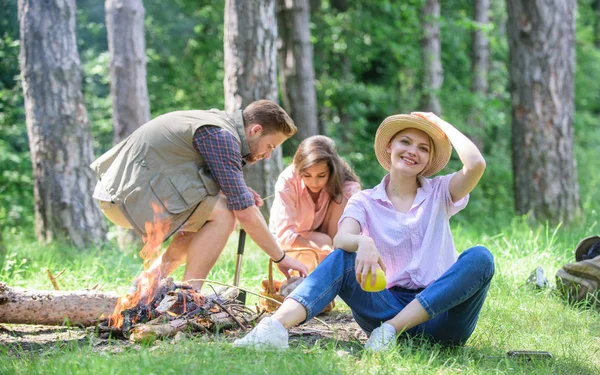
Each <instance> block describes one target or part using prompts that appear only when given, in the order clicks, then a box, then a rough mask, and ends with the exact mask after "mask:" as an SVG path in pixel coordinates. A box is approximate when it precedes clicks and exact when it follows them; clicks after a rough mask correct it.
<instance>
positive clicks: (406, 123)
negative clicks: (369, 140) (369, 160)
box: [374, 115, 452, 177]
mask: <svg viewBox="0 0 600 375" xmlns="http://www.w3.org/2000/svg"><path fill="white" fill-rule="evenodd" d="M409 128H413V129H419V130H422V131H424V132H425V133H426V134H427V135H429V137H430V138H431V140H432V141H433V158H432V160H430V162H429V165H428V166H427V167H426V168H425V169H424V170H423V172H422V175H423V176H425V177H428V176H432V175H434V174H436V173H438V172H439V171H441V170H442V169H444V167H445V166H446V164H448V161H449V160H450V156H451V155H452V144H451V143H450V140H449V139H448V136H446V133H444V131H443V130H442V129H440V128H439V127H438V126H437V125H436V124H434V123H432V122H429V121H427V120H425V119H424V118H422V117H419V116H415V115H393V116H389V117H388V118H386V119H385V120H383V122H382V123H381V125H379V128H378V129H377V134H375V144H374V147H375V155H376V156H377V161H379V164H381V166H382V167H383V169H385V170H386V171H388V172H389V171H390V167H391V160H390V154H389V153H388V152H387V145H388V144H389V143H390V141H391V140H392V137H393V136H394V135H396V134H397V133H398V132H399V131H402V130H404V129H409Z"/></svg>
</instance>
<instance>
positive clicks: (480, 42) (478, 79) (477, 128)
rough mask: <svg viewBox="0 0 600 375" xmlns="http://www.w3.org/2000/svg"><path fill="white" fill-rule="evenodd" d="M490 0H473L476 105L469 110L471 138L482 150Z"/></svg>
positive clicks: (473, 65) (473, 83) (473, 64)
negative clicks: (485, 31)
mask: <svg viewBox="0 0 600 375" xmlns="http://www.w3.org/2000/svg"><path fill="white" fill-rule="evenodd" d="M489 9H490V0H473V21H474V22H475V23H476V24H477V26H476V27H477V28H476V29H475V31H473V42H472V47H471V52H472V56H471V65H472V70H473V82H472V85H471V92H472V93H473V102H474V105H473V106H472V107H471V111H470V112H469V119H468V122H469V125H471V128H472V129H473V131H472V134H470V137H471V139H472V140H473V142H474V143H475V145H477V147H478V148H479V149H480V150H483V134H484V131H485V119H484V118H483V116H484V114H483V111H482V109H483V107H484V106H485V101H486V98H487V95H488V64H489V54H490V43H489V41H488V39H487V37H486V36H485V33H484V32H483V30H482V27H484V26H486V25H487V24H488V22H489V18H488V11H489Z"/></svg>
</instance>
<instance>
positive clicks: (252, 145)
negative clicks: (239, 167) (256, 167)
mask: <svg viewBox="0 0 600 375" xmlns="http://www.w3.org/2000/svg"><path fill="white" fill-rule="evenodd" d="M257 143H258V140H254V139H249V140H248V148H249V149H250V153H249V154H248V156H246V157H245V158H244V160H245V161H246V163H248V164H254V163H256V162H257V161H258V160H260V159H258V158H257V157H256V153H255V152H254V151H255V150H256V144H257Z"/></svg>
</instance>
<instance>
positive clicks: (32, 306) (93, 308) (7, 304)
mask: <svg viewBox="0 0 600 375" xmlns="http://www.w3.org/2000/svg"><path fill="white" fill-rule="evenodd" d="M118 298H119V296H118V294H116V293H114V292H99V291H85V290H82V291H59V290H30V289H21V288H11V287H9V286H7V285H6V284H5V283H0V323H12V324H44V325H63V324H65V323H66V322H67V321H68V322H69V324H72V325H82V326H86V327H87V326H91V325H96V324H97V323H98V319H99V318H100V317H101V316H102V315H104V316H108V315H110V314H111V313H112V312H113V310H114V308H115V305H116V303H117V300H118Z"/></svg>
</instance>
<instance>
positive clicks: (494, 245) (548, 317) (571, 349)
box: [0, 219, 600, 374]
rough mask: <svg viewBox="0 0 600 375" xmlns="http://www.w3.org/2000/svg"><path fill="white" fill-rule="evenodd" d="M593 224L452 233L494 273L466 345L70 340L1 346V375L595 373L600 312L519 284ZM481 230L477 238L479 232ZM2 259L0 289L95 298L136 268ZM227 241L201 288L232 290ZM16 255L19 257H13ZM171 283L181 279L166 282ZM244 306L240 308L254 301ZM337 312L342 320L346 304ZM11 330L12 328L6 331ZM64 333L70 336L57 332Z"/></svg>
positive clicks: (252, 268) (262, 263) (103, 257)
mask: <svg viewBox="0 0 600 375" xmlns="http://www.w3.org/2000/svg"><path fill="white" fill-rule="evenodd" d="M596 225H597V224H596V223H595V222H590V223H586V224H585V225H583V226H582V227H581V230H580V231H578V230H574V229H573V228H571V229H569V230H564V229H562V228H560V227H559V228H550V227H539V228H536V229H531V228H530V227H529V226H528V225H527V224H526V222H525V221H523V220H521V219H515V220H514V221H513V222H512V223H511V225H509V226H506V227H505V229H504V231H503V232H502V233H488V232H487V231H486V230H485V228H476V226H474V227H470V228H469V229H467V228H463V227H461V226H457V227H455V228H454V237H455V242H456V245H457V248H459V249H464V248H468V247H470V246H472V245H474V244H478V243H480V244H483V245H484V246H486V247H488V248H489V249H491V250H492V252H493V253H494V255H495V258H496V275H495V277H494V279H493V281H492V286H491V288H490V291H489V296H488V299H487V301H486V304H485V306H484V308H483V311H482V313H481V318H480V321H479V324H478V326H477V329H476V330H475V333H474V334H473V336H472V337H471V339H470V340H469V341H468V343H467V345H466V346H465V347H460V348H454V349H449V348H444V347H441V346H436V345H431V344H427V343H423V342H419V341H418V340H404V341H401V343H400V345H399V347H398V349H397V350H395V351H392V352H390V353H385V354H370V353H366V352H363V351H362V350H361V348H362V343H361V342H359V341H358V340H357V339H350V340H348V341H339V340H338V341H336V340H334V339H328V338H322V339H320V340H318V341H317V342H316V343H314V342H313V341H311V343H310V344H309V343H307V342H304V341H303V339H302V338H299V339H295V341H294V344H293V349H291V350H289V351H288V352H285V353H276V352H263V351H253V350H237V349H234V348H233V347H232V346H231V343H230V342H231V338H230V337H223V336H221V337H210V338H207V337H195V338H187V339H183V340H181V341H177V342H175V341H173V340H165V341H161V342H158V343H155V344H152V345H148V346H139V345H126V346H124V345H120V344H118V343H115V344H113V345H110V346H109V347H108V348H103V349H102V350H99V348H98V347H96V346H95V342H94V339H92V338H90V337H88V336H86V335H85V334H81V332H79V333H78V334H76V333H75V332H74V333H73V337H72V338H71V339H68V338H67V339H63V340H57V341H56V342H55V343H53V344H52V345H50V346H44V347H32V346H21V347H20V348H19V347H18V345H15V344H11V345H7V344H6V343H5V344H4V345H2V343H0V373H11V374H36V373H50V374H55V373H61V374H62V373H65V374H87V373H94V374H96V373H98V374H132V373H144V374H152V373H161V374H171V373H173V374H181V373H184V372H194V373H210V374H222V373H226V374H262V373H264V374H286V373H294V374H302V373H307V374H325V373H327V374H329V373H332V374H350V373H352V374H373V373H407V374H454V373H466V374H490V373H496V374H597V373H599V372H600V313H599V312H598V311H597V310H594V309H592V308H589V307H585V306H569V305H567V304H566V303H564V301H563V300H562V299H561V298H560V297H559V296H558V294H557V293H556V292H555V291H554V290H553V289H552V288H549V289H544V290H536V289H534V288H532V287H530V286H527V285H525V280H526V279H527V277H528V275H529V274H530V273H531V272H532V271H533V270H534V269H535V268H536V267H537V266H541V267H542V268H543V269H544V270H545V272H546V275H547V276H548V277H549V279H550V281H551V283H552V285H554V277H553V275H554V273H555V272H556V270H557V269H558V268H559V267H560V266H561V265H562V264H564V263H567V262H569V261H571V260H572V259H573V253H572V249H573V248H574V247H575V245H576V243H577V240H578V239H579V238H581V237H583V236H585V235H586V234H587V233H590V230H591V231H593V230H594V229H596V231H597V228H595V226H596ZM482 233H486V234H482ZM6 243H8V244H9V246H8V253H7V256H6V259H5V261H4V265H3V267H2V270H1V271H0V281H4V282H7V283H8V284H9V285H10V286H21V287H27V288H39V289H51V284H50V281H49V280H48V279H47V276H46V269H47V268H48V269H50V270H51V271H52V272H53V273H58V272H59V271H60V270H62V269H63V268H65V269H66V272H65V273H64V274H63V275H62V276H61V277H60V278H59V284H60V285H61V287H62V288H63V289H68V290H71V289H82V288H86V287H92V286H93V285H95V284H100V285H101V286H102V287H103V288H104V289H105V290H116V291H118V292H120V293H123V292H125V290H126V288H127V286H128V284H129V282H130V281H131V279H132V278H133V277H134V275H135V274H136V273H137V272H139V271H140V269H141V262H140V261H139V259H138V258H137V254H135V252H132V253H130V254H123V253H121V252H119V251H118V250H116V249H115V247H114V246H113V245H106V246H105V247H104V248H101V249H93V250H89V251H86V252H77V251H76V250H74V249H70V248H67V247H61V246H58V245H54V246H49V247H44V246H41V245H37V244H35V243H31V242H28V241H27V240H24V239H21V238H20V237H19V235H18V234H13V235H9V237H8V238H6ZM236 243H237V236H236V235H235V234H234V235H233V236H232V237H231V238H230V241H229V243H228V246H227V248H226V250H225V253H224V255H223V256H222V257H221V259H220V260H219V262H218V264H217V265H216V267H215V269H214V270H213V272H212V274H211V275H210V278H211V279H214V280H218V281H222V282H227V283H231V282H232V279H233V273H234V267H235V249H236ZM17 254H18V255H17ZM266 265H267V258H266V256H265V255H264V254H263V253H262V252H260V251H259V250H258V249H257V248H256V246H255V245H254V244H253V243H252V242H251V241H249V243H248V249H247V251H246V257H245V259H244V267H243V275H242V284H243V285H244V286H246V287H248V288H250V289H254V290H256V289H258V285H259V283H260V281H261V280H262V279H263V278H265V275H266ZM175 276H176V277H180V276H181V270H179V271H178V273H177V274H176V275H175ZM256 302H257V301H256V299H250V303H251V304H253V303H256ZM339 309H341V310H342V311H347V307H345V306H340V307H339ZM5 329H6V330H9V331H10V326H5ZM67 335H68V333H67ZM508 350H544V351H548V352H550V353H551V354H552V355H553V359H552V360H540V361H534V362H526V361H522V360H513V359H508V358H506V355H505V353H506V352H507V351H508Z"/></svg>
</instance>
